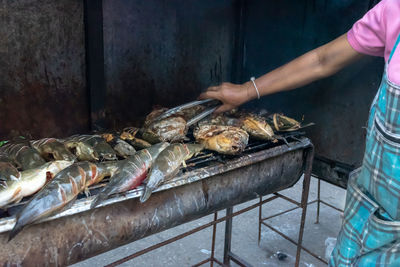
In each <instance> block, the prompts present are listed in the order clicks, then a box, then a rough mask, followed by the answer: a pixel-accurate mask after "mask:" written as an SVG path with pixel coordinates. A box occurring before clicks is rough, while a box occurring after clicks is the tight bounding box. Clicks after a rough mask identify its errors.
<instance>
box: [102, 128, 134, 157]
mask: <svg viewBox="0 0 400 267" xmlns="http://www.w3.org/2000/svg"><path fill="white" fill-rule="evenodd" d="M101 136H102V137H103V138H104V139H105V140H106V142H107V143H108V144H109V145H110V146H111V147H112V148H113V149H114V151H115V152H116V153H117V155H118V156H120V157H122V158H127V157H129V156H132V155H134V154H135V152H136V150H135V148H134V147H133V146H131V145H130V144H129V143H127V142H125V141H124V140H122V139H121V138H119V136H118V135H115V134H112V133H104V134H102V135H101Z"/></svg>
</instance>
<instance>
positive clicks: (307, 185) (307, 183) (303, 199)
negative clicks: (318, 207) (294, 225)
mask: <svg viewBox="0 0 400 267" xmlns="http://www.w3.org/2000/svg"><path fill="white" fill-rule="evenodd" d="M306 153H307V154H306V157H307V158H306V165H305V171H304V180H303V193H302V195H301V207H302V209H303V212H302V214H301V222H300V230H299V240H298V242H297V253H296V263H295V266H296V267H298V266H299V263H300V253H301V245H302V241H303V233H304V224H305V221H306V214H307V201H308V193H309V191H310V180H311V170H312V161H313V158H314V148H313V147H311V148H309V149H307V150H306Z"/></svg>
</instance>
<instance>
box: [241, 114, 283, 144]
mask: <svg viewBox="0 0 400 267" xmlns="http://www.w3.org/2000/svg"><path fill="white" fill-rule="evenodd" d="M240 121H241V123H242V129H243V130H245V131H246V132H247V133H248V134H249V135H250V136H252V137H254V138H256V139H260V140H271V141H272V140H275V137H274V136H275V134H274V131H273V130H272V128H271V126H270V125H269V124H268V123H267V122H266V121H265V119H263V118H261V117H258V116H256V115H252V114H246V115H244V116H241V117H240Z"/></svg>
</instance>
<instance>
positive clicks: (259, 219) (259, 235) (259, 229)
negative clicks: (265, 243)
mask: <svg viewBox="0 0 400 267" xmlns="http://www.w3.org/2000/svg"><path fill="white" fill-rule="evenodd" d="M261 203H262V196H260V206H259V208H258V245H260V241H261V224H262V204H261Z"/></svg>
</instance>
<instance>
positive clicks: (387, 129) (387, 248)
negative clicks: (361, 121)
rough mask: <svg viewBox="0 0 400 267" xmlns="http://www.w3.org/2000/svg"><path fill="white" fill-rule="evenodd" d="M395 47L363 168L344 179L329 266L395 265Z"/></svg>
mask: <svg viewBox="0 0 400 267" xmlns="http://www.w3.org/2000/svg"><path fill="white" fill-rule="evenodd" d="M399 42H400V35H399V37H398V38H397V41H396V44H395V45H394V47H393V49H392V52H391V55H390V57H389V60H388V62H387V63H386V65H385V71H384V74H383V77H382V82H381V85H380V87H379V90H378V93H377V94H376V97H375V99H374V101H373V102H372V106H371V110H370V115H369V119H368V127H367V141H366V148H365V154H364V161H363V165H362V166H361V168H360V169H358V170H356V171H355V172H353V173H352V174H351V175H350V179H349V183H348V187H347V196H346V207H345V211H344V218H343V225H342V229H341V231H340V233H339V236H338V239H337V243H336V247H335V249H334V250H333V252H332V255H331V259H330V262H329V265H330V266H400V85H396V84H394V83H392V82H391V81H390V80H389V79H388V78H387V68H388V65H389V64H390V60H391V59H392V57H393V54H394V53H395V51H396V48H397V47H398V44H399ZM399 50H400V49H399ZM398 52H400V51H398Z"/></svg>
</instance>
